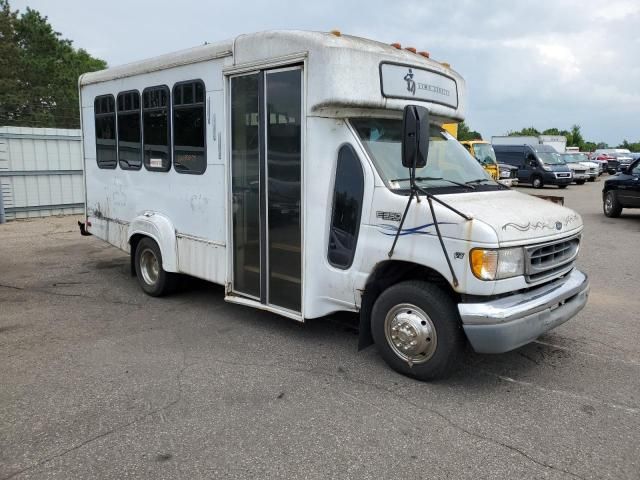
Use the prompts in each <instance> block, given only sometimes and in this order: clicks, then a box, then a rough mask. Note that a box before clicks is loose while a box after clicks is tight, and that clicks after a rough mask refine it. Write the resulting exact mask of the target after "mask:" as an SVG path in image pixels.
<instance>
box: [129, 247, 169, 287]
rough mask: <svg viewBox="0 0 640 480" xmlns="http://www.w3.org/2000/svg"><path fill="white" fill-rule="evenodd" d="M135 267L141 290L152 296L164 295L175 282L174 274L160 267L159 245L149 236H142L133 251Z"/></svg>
mask: <svg viewBox="0 0 640 480" xmlns="http://www.w3.org/2000/svg"><path fill="white" fill-rule="evenodd" d="M135 267H136V276H137V277H138V282H139V283H140V286H141V287H142V290H144V292H145V293H146V294H148V295H151V296H152V297H161V296H163V295H166V294H167V293H169V292H170V291H171V290H173V286H174V284H175V278H176V277H175V274H174V273H170V272H165V271H164V270H163V268H162V254H161V253H160V247H158V244H157V243H156V242H154V241H153V240H152V239H151V238H148V237H147V238H143V239H142V240H140V242H139V243H138V246H137V248H136V253H135Z"/></svg>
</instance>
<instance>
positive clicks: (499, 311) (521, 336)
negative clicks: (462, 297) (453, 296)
mask: <svg viewBox="0 0 640 480" xmlns="http://www.w3.org/2000/svg"><path fill="white" fill-rule="evenodd" d="M588 296H589V279H588V278H587V276H586V275H585V274H584V273H582V272H581V271H579V270H575V269H574V270H573V271H571V273H569V274H568V275H567V276H565V277H564V278H561V279H559V280H556V281H554V282H551V283H549V284H547V285H544V286H542V287H539V288H536V289H533V290H529V291H528V292H525V293H520V294H516V295H512V296H509V297H503V298H498V299H496V300H491V301H489V302H485V303H461V304H459V305H458V311H459V312H460V318H461V319H462V327H463V328H464V332H465V334H466V335H467V338H468V339H469V343H471V346H472V347H473V349H474V350H475V351H476V352H478V353H502V352H508V351H509V350H513V349H514V348H518V347H520V346H522V345H525V344H527V343H529V342H532V341H533V340H535V339H536V338H538V337H539V336H540V335H542V334H543V333H545V332H548V331H549V330H551V329H553V328H555V327H557V326H558V325H561V324H563V323H564V322H566V321H567V320H569V319H570V318H571V317H573V316H574V315H576V314H577V313H578V312H579V311H580V310H582V308H583V307H584V306H585V304H586V303H587V297H588Z"/></svg>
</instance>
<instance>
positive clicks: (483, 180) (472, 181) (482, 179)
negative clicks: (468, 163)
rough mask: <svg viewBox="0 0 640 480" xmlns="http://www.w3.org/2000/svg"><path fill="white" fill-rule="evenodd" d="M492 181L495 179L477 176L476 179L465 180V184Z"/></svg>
mask: <svg viewBox="0 0 640 480" xmlns="http://www.w3.org/2000/svg"><path fill="white" fill-rule="evenodd" d="M491 181H493V180H489V179H488V178H476V179H475V180H469V181H468V182H464V184H465V185H471V184H474V185H477V184H479V183H482V182H491Z"/></svg>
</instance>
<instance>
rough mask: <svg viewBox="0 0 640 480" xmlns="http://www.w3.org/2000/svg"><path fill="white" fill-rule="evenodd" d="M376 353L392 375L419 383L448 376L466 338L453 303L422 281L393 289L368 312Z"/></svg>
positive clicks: (382, 295) (403, 283)
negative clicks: (405, 376)
mask: <svg viewBox="0 0 640 480" xmlns="http://www.w3.org/2000/svg"><path fill="white" fill-rule="evenodd" d="M371 333H372V334H373V339H374V341H375V343H376V346H377V348H378V351H379V352H380V355H381V356H382V358H383V359H384V360H385V362H387V364H388V365H389V366H390V367H391V368H393V369H394V370H395V371H397V372H399V373H402V374H403V375H407V376H409V377H413V378H416V379H418V380H434V379H437V378H443V377H446V376H448V375H449V374H450V373H451V372H452V371H453V369H454V368H455V366H456V365H457V364H458V362H459V360H460V357H461V355H462V353H463V351H464V344H465V341H464V339H465V337H464V333H463V331H462V326H461V323H460V317H459V314H458V310H457V308H456V305H455V303H454V302H453V300H452V299H451V298H450V297H449V295H447V294H446V293H445V292H444V291H443V290H442V289H441V288H439V287H437V286H436V285H432V284H429V283H426V282H422V281H415V280H411V281H406V282H401V283H398V284H396V285H393V286H391V287H389V288H388V289H386V290H385V291H384V292H382V293H381V294H380V296H379V297H378V299H377V300H376V302H375V304H374V306H373V310H372V312H371Z"/></svg>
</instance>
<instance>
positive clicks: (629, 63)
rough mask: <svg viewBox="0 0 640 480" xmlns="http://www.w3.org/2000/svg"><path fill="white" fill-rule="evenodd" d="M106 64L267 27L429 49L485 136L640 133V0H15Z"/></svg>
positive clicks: (632, 136) (638, 136)
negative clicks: (455, 82) (455, 76)
mask: <svg viewBox="0 0 640 480" xmlns="http://www.w3.org/2000/svg"><path fill="white" fill-rule="evenodd" d="M10 3H11V6H12V8H13V9H20V10H24V9H25V8H26V7H27V6H29V7H31V8H34V9H36V10H38V11H39V12H40V13H41V14H43V15H46V16H48V17H49V21H50V23H51V24H52V25H53V27H54V29H55V30H56V31H58V32H60V33H61V34H62V36H63V37H65V38H68V39H70V40H73V42H74V45H75V46H76V47H81V48H84V49H85V50H87V51H88V52H89V53H91V54H92V55H94V56H97V57H100V58H102V59H104V60H106V61H107V62H108V64H109V65H110V66H115V65H120V64H123V63H127V62H131V61H135V60H140V59H144V58H148V57H152V56H155V55H160V54H163V53H168V52H172V51H176V50H180V49H183V48H189V47H192V46H196V45H201V44H203V43H204V42H215V41H219V40H225V39H229V38H233V37H234V36H236V35H238V34H241V33H250V32H256V31H261V30H270V29H302V30H318V31H330V30H333V29H338V30H340V31H341V32H342V33H344V34H350V35H358V36H362V37H366V38H371V39H374V40H378V41H381V42H385V43H393V42H399V43H401V44H402V45H403V46H413V47H416V48H418V49H419V50H427V51H429V52H430V53H431V58H433V59H436V60H438V61H443V62H448V63H450V64H451V66H452V68H454V69H455V70H457V71H458V72H459V73H460V74H461V75H462V76H463V77H464V78H465V80H466V82H467V95H468V97H467V112H466V122H467V124H468V125H469V127H470V128H471V129H473V130H477V131H479V132H480V133H482V135H483V137H484V138H485V139H488V138H490V137H491V136H492V135H504V134H506V133H507V132H508V131H510V130H519V129H521V128H523V127H529V126H534V127H536V128H538V129H539V130H542V129H545V128H551V127H557V128H559V129H566V130H569V129H570V127H571V126H572V125H574V124H578V125H580V126H581V127H582V133H583V136H584V137H585V139H587V140H592V141H596V142H598V141H604V142H607V143H608V144H610V145H611V146H615V145H617V144H619V143H621V142H622V140H623V139H627V140H629V141H634V142H636V141H640V0H536V1H535V2H532V1H524V0H520V1H516V0H484V1H474V0H458V1H442V0H438V1H433V0H419V1H401V0H393V1H388V0H387V1H379V0H368V1H367V2H355V1H354V2H351V1H348V0H320V1H300V0H283V1H278V0H267V1H257V0H244V1H237V0H236V1H219V0H218V1H207V0H175V1H165V0H127V1H124V0H109V1H104V0H101V1H94V0H10Z"/></svg>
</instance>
